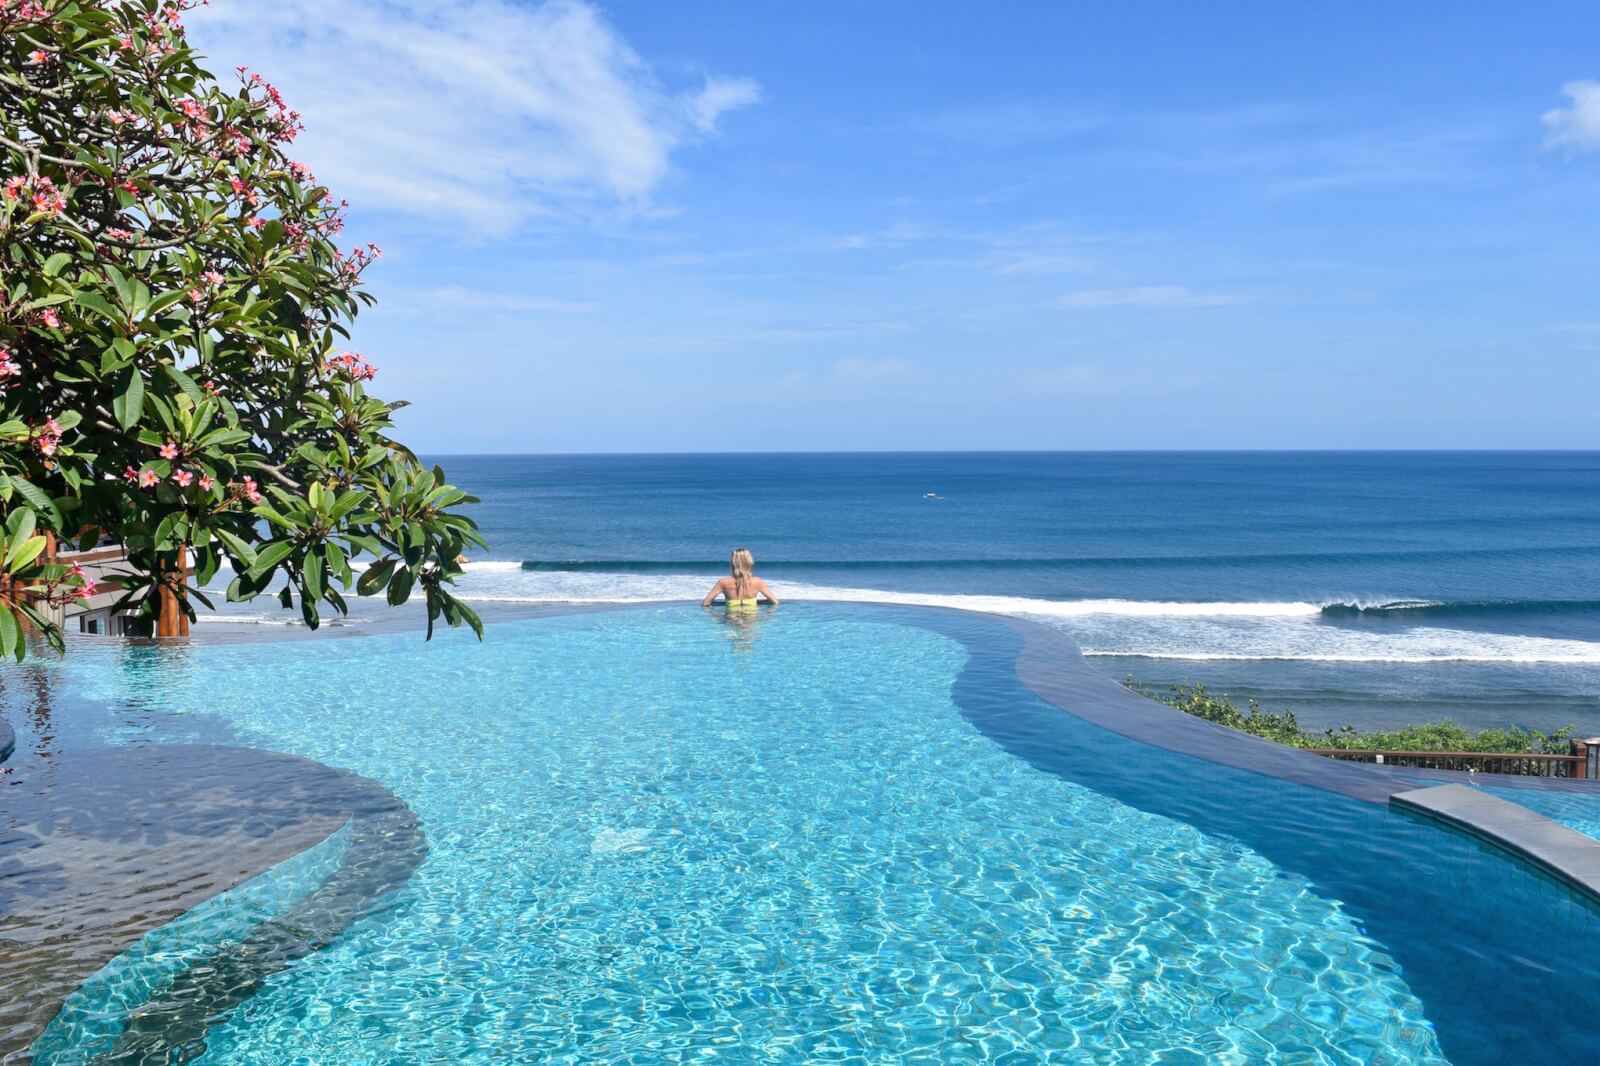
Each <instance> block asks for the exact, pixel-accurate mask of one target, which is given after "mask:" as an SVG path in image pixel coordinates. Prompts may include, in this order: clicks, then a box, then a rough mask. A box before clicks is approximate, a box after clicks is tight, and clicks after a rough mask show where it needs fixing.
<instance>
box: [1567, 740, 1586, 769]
mask: <svg viewBox="0 0 1600 1066" xmlns="http://www.w3.org/2000/svg"><path fill="white" fill-rule="evenodd" d="M1570 743H1571V745H1572V754H1574V755H1576V756H1577V757H1578V758H1580V759H1582V760H1583V761H1582V762H1580V763H1578V764H1577V765H1575V766H1574V767H1573V768H1572V776H1573V777H1587V776H1589V745H1588V744H1587V743H1586V742H1584V741H1582V740H1579V739H1578V738H1577V737H1573V738H1572V739H1571V741H1570Z"/></svg>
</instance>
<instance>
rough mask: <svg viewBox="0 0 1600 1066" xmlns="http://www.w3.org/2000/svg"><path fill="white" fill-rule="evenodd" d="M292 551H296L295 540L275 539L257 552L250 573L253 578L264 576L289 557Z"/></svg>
mask: <svg viewBox="0 0 1600 1066" xmlns="http://www.w3.org/2000/svg"><path fill="white" fill-rule="evenodd" d="M292 551H294V541H292V540H275V541H273V542H272V543H270V544H268V545H267V546H266V547H265V548H262V549H261V550H260V551H259V552H257V553H256V561H255V562H254V563H253V564H252V565H251V567H250V569H249V571H248V573H249V574H250V576H251V577H253V578H259V577H264V576H265V575H266V574H268V573H270V572H271V571H272V569H273V567H275V566H277V565H278V564H279V563H281V562H283V561H284V560H285V559H287V558H288V557H289V553H290V552H292Z"/></svg>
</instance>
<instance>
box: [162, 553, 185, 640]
mask: <svg viewBox="0 0 1600 1066" xmlns="http://www.w3.org/2000/svg"><path fill="white" fill-rule="evenodd" d="M188 570H189V549H188V547H187V546H186V545H185V546H182V547H179V548H178V552H177V557H176V560H175V561H174V562H173V563H166V562H163V563H162V568H161V581H160V583H159V584H158V585H157V591H156V595H157V596H158V597H160V598H159V600H158V601H157V604H158V606H159V608H160V613H159V614H158V615H157V617H156V636H158V637H186V636H188V635H189V616H188V615H187V614H185V613H184V611H183V599H184V584H185V583H186V581H187V579H188Z"/></svg>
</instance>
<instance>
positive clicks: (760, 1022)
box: [36, 605, 1600, 1064]
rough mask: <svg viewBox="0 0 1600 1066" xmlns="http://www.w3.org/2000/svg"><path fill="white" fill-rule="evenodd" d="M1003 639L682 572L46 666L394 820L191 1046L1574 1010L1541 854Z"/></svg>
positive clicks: (1275, 1048)
mask: <svg viewBox="0 0 1600 1066" xmlns="http://www.w3.org/2000/svg"><path fill="white" fill-rule="evenodd" d="M1015 649H1016V640H1015V636H1014V634H1012V633H1010V632H1009V631H1008V630H1006V629H1004V628H1003V627H1001V626H999V625H997V624H996V623H994V622H992V621H989V620H985V619H982V618H977V617H970V616H969V617H963V616H958V615H953V614H935V613H930V612H916V611H908V610H904V609H883V608H876V609H874V608H863V607H841V606H822V605H802V606H800V607H798V608H790V607H785V608H783V609H782V610H781V611H779V612H777V613H776V614H773V615H770V616H762V617H760V618H757V619H755V620H753V621H747V622H743V623H739V622H732V621H729V620H727V619H724V618H722V617H719V616H716V615H709V614H705V613H702V612H700V611H698V610H694V609H689V608H682V607H674V608H659V609H657V608H652V609H646V610H632V611H619V612H601V613H593V614H585V615H576V616H568V617H557V618H543V619H536V620H527V621H520V622H505V623H501V624H498V625H496V626H494V627H493V628H492V630H491V633H490V639H489V640H488V641H487V642H486V643H485V644H483V645H481V646H480V645H476V644H473V643H470V642H469V641H466V640H462V639H459V637H458V635H455V634H452V635H450V636H448V637H447V638H446V639H444V640H442V641H437V642H435V643H433V644H431V645H425V644H423V643H422V642H421V641H420V640H419V639H418V638H417V637H416V636H415V635H413V634H404V635H378V636H367V637H359V638H348V639H332V640H319V641H314V642H290V643H282V644H251V645H244V644H234V645H226V644H218V645H197V646H193V647H189V648H185V649H179V650H174V649H149V648H147V649H127V648H120V647H115V646H96V645H86V646H83V647H81V648H79V649H77V650H76V651H75V654H74V655H73V657H71V658H70V659H69V660H68V661H67V663H66V664H65V665H64V666H63V667H61V668H60V669H59V671H58V672H59V674H60V675H61V676H60V680H61V684H62V685H63V686H64V687H66V688H68V689H70V690H71V691H72V692H74V693H75V694H77V695H79V696H81V697H82V698H83V699H85V700H86V701H88V702H89V703H92V704H94V705H97V706H102V707H106V708H112V709H113V711H111V712H109V713H107V714H106V715H105V716H104V717H103V718H102V719H99V720H98V721H97V724H96V725H95V727H94V731H95V736H94V740H95V742H97V743H110V744H130V743H152V742H157V743H159V742H168V741H174V740H185V741H194V740H202V741H204V740H216V739H218V738H219V737H225V738H227V739H229V740H231V741H232V742H235V743H238V742H243V743H247V744H250V745H254V746H259V747H266V748H272V749H276V750H282V751H288V752H292V753H296V754H300V755H305V756H308V757H311V758H314V759H317V760H319V761H322V762H325V763H328V764H330V765H335V766H339V767H346V768H350V769H352V770H355V771H356V772H358V773H361V774H364V775H366V776H369V777H372V778H374V779H376V780H378V781H381V782H382V783H384V784H385V785H387V786H388V787H389V788H390V789H392V790H393V791H394V792H395V793H396V794H397V795H399V796H400V797H401V798H402V799H404V800H405V801H406V802H407V803H408V804H409V805H410V806H411V807H412V808H413V809H414V810H415V811H416V812H417V814H418V815H419V816H420V817H421V820H422V825H423V830H424V832H425V833H426V835H427V838H428V845H429V852H428V855H427V858H426V860H425V861H424V862H423V864H422V865H421V867H420V868H419V869H418V870H417V871H416V873H415V875H414V876H413V877H412V879H411V881H410V883H409V884H408V885H407V886H406V887H405V888H404V889H403V890H402V891H401V893H400V895H399V897H398V898H397V899H396V900H395V901H394V902H393V905H392V906H389V907H387V908H385V909H383V910H382V911H381V913H378V914H377V915H376V916H374V917H369V918H365V919H363V920H361V921H359V922H357V923H356V924H355V925H354V926H352V927H351V928H350V929H348V930H347V931H346V933H345V934H344V935H343V936H342V937H341V938H340V939H339V940H338V941H337V942H336V943H334V944H333V945H332V946H330V947H328V948H326V949H324V950H322V951H319V952H316V953H314V954H312V955H310V956H308V957H305V958H302V959H299V960H298V961H296V962H295V963H294V964H293V965H292V966H290V967H289V968H287V969H283V970H281V971H278V972H273V973H269V974H266V975H264V977H263V979H262V981H261V983H260V987H259V988H258V989H256V992H255V994H254V995H253V996H252V997H251V998H249V999H247V1000H246V1001H245V1002H244V1003H243V1005H242V1006H240V1007H238V1008H237V1009H236V1010H234V1011H232V1013H231V1014H230V1015H228V1016H227V1017H224V1018H219V1019H216V1020H215V1021H214V1023H213V1025H212V1026H211V1029H210V1032H209V1033H208V1035H207V1037H206V1039H205V1041H204V1045H203V1047H201V1048H191V1049H190V1050H189V1051H188V1052H186V1053H185V1056H184V1057H185V1058H192V1059H194V1060H195V1061H200V1062H205V1063H219V1064H220V1063H230V1064H232V1063H263V1064H265V1063H273V1064H278V1063H283V1062H286V1061H294V1062H305V1063H323V1062H340V1063H351V1064H354V1063H391V1062H418V1063H422V1062H442V1061H449V1062H459V1063H479V1062H505V1061H542V1062H636V1063H658V1062H676V1061H683V1060H685V1059H689V1058H704V1057H715V1058H717V1059H718V1060H719V1061H730V1062H781V1063H788V1062H794V1063H800V1062H1002V1061H1005V1062H1009V1061H1017V1062H1031V1061H1093V1062H1126V1063H1150V1062H1162V1063H1188V1062H1194V1063H1201V1062H1223V1063H1230V1062H1231V1063H1254V1062H1263V1061H1285V1062H1297V1063H1299V1062H1306V1063H1374V1062H1381V1063H1414V1062H1415V1063H1425V1062H1441V1061H1446V1060H1447V1059H1448V1060H1449V1061H1455V1062H1474V1061H1478V1062H1499V1061H1508V1060H1507V1059H1506V1058H1505V1057H1504V1056H1505V1055H1507V1054H1516V1053H1517V1052H1519V1051H1520V1050H1527V1051H1529V1052H1532V1051H1535V1050H1537V1051H1539V1052H1540V1053H1549V1052H1551V1051H1552V1050H1554V1051H1555V1052H1558V1053H1559V1052H1562V1051H1563V1049H1564V1041H1568V1039H1569V1034H1567V1033H1566V1032H1565V1031H1564V1030H1563V1029H1562V1028H1561V1027H1562V1026H1564V1025H1566V1020H1567V1019H1570V1017H1571V1016H1572V1015H1571V1014H1570V1013H1569V1012H1570V1011H1572V1010H1574V1009H1576V1010H1592V1009H1593V1008H1594V1006H1595V1004H1596V988H1597V982H1596V974H1595V963H1594V961H1593V960H1594V957H1595V953H1594V952H1593V951H1590V952H1589V953H1588V954H1589V959H1590V961H1588V962H1583V961H1581V960H1580V961H1577V962H1574V961H1572V960H1571V959H1570V958H1569V957H1568V956H1569V955H1570V954H1571V946H1572V944H1573V942H1574V941H1577V942H1587V943H1589V944H1590V945H1591V946H1592V945H1594V944H1595V943H1597V942H1600V937H1597V932H1596V922H1595V918H1594V915H1593V914H1592V912H1590V911H1588V910H1587V909H1585V908H1584V907H1582V906H1581V905H1579V904H1578V903H1576V902H1575V901H1573V900H1572V899H1570V898H1569V897H1568V896H1567V895H1566V894H1565V893H1564V892H1563V891H1561V890H1559V889H1556V888H1555V887H1554V886H1551V885H1550V884H1549V883H1548V882H1544V881H1542V880H1540V879H1539V878H1537V877H1536V876H1534V875H1532V874H1531V873H1529V872H1528V871H1527V870H1526V869H1524V868H1522V867H1519V866H1517V865H1515V864H1513V863H1510V862H1508V861H1506V860H1504V859H1503V858H1500V857H1498V856H1496V855H1493V854H1490V853H1487V852H1485V851H1483V850H1482V849H1480V848H1478V847H1476V846H1475V845H1473V844H1471V843H1470V842H1467V841H1464V840H1462V839H1460V838H1457V837H1455V836H1453V835H1450V834H1446V833H1442V832H1440V831H1439V830H1437V829H1436V828H1433V827H1429V826H1425V825H1420V824H1417V823H1414V822H1411V821H1409V820H1407V819H1404V818H1401V817H1397V816H1392V815H1389V814H1386V813H1385V812H1383V811H1382V810H1381V809H1379V808H1376V807H1372V806H1370V805H1366V804H1361V803H1357V802H1355V801H1351V800H1345V799H1342V798H1339V797H1334V796H1330V795H1327V794H1324V793H1321V792H1317V791H1314V790H1311V789H1307V788H1302V787H1299V786H1293V785H1287V784H1285V783H1283V782H1278V781H1269V780H1267V779H1265V778H1261V777H1258V776H1256V775H1252V774H1249V773H1245V772H1242V771H1237V770H1231V769H1227V768H1223V767H1218V766H1214V765H1211V764H1208V763H1202V762H1198V761H1196V760H1193V759H1189V758H1187V757H1184V756H1178V755H1174V754H1171V753H1165V752H1158V751H1154V750H1153V749H1149V748H1146V747H1144V746H1142V745H1139V744H1137V743H1134V742H1132V741H1129V740H1125V739H1123V738H1120V737H1116V736H1113V735H1111V734H1108V733H1105V732H1104V731H1102V730H1099V729H1096V728H1094V727H1092V726H1088V725H1087V724H1086V723H1083V722H1080V721H1079V720H1077V719H1075V718H1072V717H1071V716H1070V715H1067V714H1064V713H1063V712H1061V711H1060V710H1058V709H1056V708H1052V707H1048V706H1046V705H1044V704H1043V703H1041V702H1040V701H1038V700H1037V699H1036V698H1034V697H1032V696H1031V695H1030V694H1029V693H1027V692H1026V690H1024V689H1022V688H1021V686H1020V684H1019V683H1018V682H1017V681H1016V678H1015V672H1014V669H1013V668H1012V665H1011V664H1012V662H1013V659H1014V654H1015ZM78 652H81V654H79V653H78ZM1508 912H1509V913H1508ZM1489 916H1493V918H1492V919H1489ZM1486 919H1489V920H1486ZM154 935H161V936H165V937H166V938H167V939H168V940H169V941H170V940H171V939H172V938H173V936H174V934H173V932H172V927H169V928H168V930H161V931H158V934H153V936H154ZM1530 938H1532V939H1530ZM1539 938H1544V939H1545V940H1548V941H1549V942H1550V943H1551V946H1552V947H1553V948H1559V949H1560V950H1561V952H1562V954H1561V956H1560V957H1559V958H1556V957H1552V956H1545V955H1542V954H1541V953H1540V952H1538V951H1537V950H1534V949H1536V948H1537V942H1538V939H1539ZM1530 944H1532V945H1533V948H1530V946H1529V945H1530ZM1515 945H1520V947H1515V948H1514V946H1515ZM174 950H176V949H174ZM140 951H143V952H144V953H145V954H146V955H148V954H149V951H148V949H147V948H141V949H139V950H138V951H135V952H133V953H130V955H128V956H124V959H122V960H119V962H118V963H116V964H113V965H114V966H120V968H121V969H120V971H119V972H120V973H123V974H124V975H125V972H126V971H127V970H128V969H129V968H130V966H135V965H136V964H137V963H138V960H139V957H140ZM1514 951H1515V953H1513V952H1514ZM180 954H181V953H180ZM162 957H163V958H166V959H170V958H171V956H170V955H164V956H162ZM108 969H109V968H108ZM155 983H157V984H158V983H159V981H156V982H155ZM138 987H139V985H138V982H134V981H129V980H126V978H125V976H124V977H123V978H122V979H121V981H120V984H117V983H106V982H102V983H101V984H99V985H96V986H94V989H97V990H98V991H97V992H96V995H99V997H100V998H99V999H98V1000H96V1004H97V1011H95V1012H80V1013H79V1015H77V1016H75V1015H74V1014H73V1013H72V1012H70V1011H69V1012H66V1013H64V1014H63V1015H62V1016H61V1018H59V1019H58V1024H57V1025H56V1026H55V1027H54V1028H53V1029H52V1030H51V1032H50V1034H49V1042H48V1044H47V1043H46V1042H45V1041H41V1043H40V1045H39V1046H38V1047H37V1049H36V1050H37V1051H39V1052H40V1055H39V1058H38V1061H39V1062H40V1063H41V1064H45V1063H51V1064H53V1063H67V1062H77V1061H88V1060H89V1052H91V1051H92V1050H101V1049H103V1048H104V1046H105V1044H104V1042H105V1040H106V1024H107V1023H106V1016H107V1014H108V1013H109V1014H111V1015H112V1016H113V1017H114V1015H115V1007H116V1002H115V996H111V997H109V998H108V997H107V996H106V995H104V993H105V991H106V990H107V989H111V988H128V989H137V988H138ZM134 998H137V997H136V996H135V997H134ZM108 1004H109V1006H108ZM124 1006H126V1007H128V1008H133V1007H134V1006H136V1004H134V1003H132V1002H127V1003H125V1004H124ZM75 1018H87V1019H92V1021H93V1024H89V1022H88V1021H84V1022H81V1023H80V1022H78V1021H76V1020H75ZM1570 1037H1571V1041H1573V1042H1572V1044H1571V1047H1572V1048H1579V1047H1583V1046H1586V1044H1585V1043H1580V1042H1576V1041H1577V1040H1578V1037H1577V1036H1576V1034H1570ZM285 1049H293V1051H294V1055H295V1056H296V1057H294V1058H292V1059H291V1058H286V1050H285Z"/></svg>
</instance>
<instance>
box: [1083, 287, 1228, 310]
mask: <svg viewBox="0 0 1600 1066" xmlns="http://www.w3.org/2000/svg"><path fill="white" fill-rule="evenodd" d="M1249 302H1251V301H1250V297H1249V295H1248V294H1246V293H1242V292H1206V291H1201V290H1196V289H1190V288H1185V287H1184V286H1182V285H1135V286H1132V287H1130V288H1124V289H1080V290H1078V291H1077V292H1069V293H1067V294H1066V295H1065V296H1063V297H1061V299H1059V300H1057V301H1056V306H1058V307H1147V308H1162V309H1177V308H1189V307H1229V306H1233V305H1236V304H1243V303H1249Z"/></svg>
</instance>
